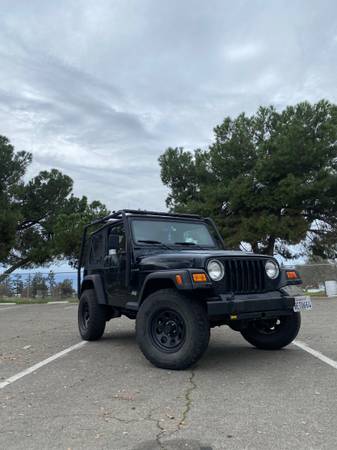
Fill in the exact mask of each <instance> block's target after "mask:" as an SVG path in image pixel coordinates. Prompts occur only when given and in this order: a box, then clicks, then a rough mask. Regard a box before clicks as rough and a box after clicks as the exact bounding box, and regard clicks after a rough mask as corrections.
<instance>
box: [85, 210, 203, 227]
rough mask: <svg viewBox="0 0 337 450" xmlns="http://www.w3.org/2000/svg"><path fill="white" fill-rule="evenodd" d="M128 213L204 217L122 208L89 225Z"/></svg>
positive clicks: (192, 217) (191, 215) (121, 216)
mask: <svg viewBox="0 0 337 450" xmlns="http://www.w3.org/2000/svg"><path fill="white" fill-rule="evenodd" d="M126 214H134V215H137V214H139V215H147V216H164V217H183V218H186V219H187V218H191V219H201V218H202V217H201V216H199V215H198V214H183V213H169V212H158V211H146V210H140V209H121V210H119V211H113V212H112V213H111V214H109V215H107V216H105V217H101V218H100V219H97V220H94V221H93V222H91V223H90V224H88V225H87V226H91V225H98V224H99V223H105V222H107V221H109V220H111V219H121V218H123V216H125V215H126Z"/></svg>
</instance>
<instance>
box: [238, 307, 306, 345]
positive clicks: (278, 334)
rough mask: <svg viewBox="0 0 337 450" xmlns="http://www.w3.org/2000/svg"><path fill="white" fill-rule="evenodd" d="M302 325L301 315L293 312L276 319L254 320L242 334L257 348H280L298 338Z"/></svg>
mask: <svg viewBox="0 0 337 450" xmlns="http://www.w3.org/2000/svg"><path fill="white" fill-rule="evenodd" d="M300 327H301V315H300V313H295V312H293V313H292V314H290V315H287V316H280V317H278V318H274V319H263V320H252V321H251V322H250V323H249V324H248V326H247V327H246V328H243V329H242V330H241V334H242V336H243V337H244V338H245V339H246V341H248V342H249V343H250V344H252V345H254V346H255V347H257V348H261V349H264V350H278V349H280V348H282V347H285V346H287V345H289V344H290V343H291V342H292V341H293V340H294V339H295V338H296V336H297V334H298V332H299V330H300Z"/></svg>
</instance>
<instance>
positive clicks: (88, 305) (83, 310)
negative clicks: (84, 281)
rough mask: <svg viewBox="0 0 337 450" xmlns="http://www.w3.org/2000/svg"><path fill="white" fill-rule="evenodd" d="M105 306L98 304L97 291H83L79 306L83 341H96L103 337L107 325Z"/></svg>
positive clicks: (79, 325) (79, 322) (79, 321)
mask: <svg viewBox="0 0 337 450" xmlns="http://www.w3.org/2000/svg"><path fill="white" fill-rule="evenodd" d="M105 319H106V312H105V309H104V306H102V305H99V304H98V303H97V299H96V295H95V291H94V290H93V289H87V290H85V291H83V293H82V295H81V298H80V303H79V305H78V328H79V331H80V335H81V337H82V339H84V340H85V341H96V340H97V339H100V338H101V337H102V336H103V333H104V330H105V323H106V320H105Z"/></svg>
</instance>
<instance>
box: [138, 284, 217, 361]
mask: <svg viewBox="0 0 337 450" xmlns="http://www.w3.org/2000/svg"><path fill="white" fill-rule="evenodd" d="M209 336H210V327H209V322H208V317H207V312H206V309H205V308H204V305H203V304H202V303H201V301H198V300H197V299H192V298H189V297H185V296H183V295H181V294H180V293H178V292H177V291H174V290H173V289H162V290H160V291H157V292H155V293H153V294H151V295H150V296H149V297H147V298H146V299H145V301H144V302H143V303H142V305H141V307H140V309H139V311H138V314H137V318H136V337H137V342H138V345H139V347H140V349H141V350H142V352H143V354H144V355H145V357H146V358H147V359H148V360H149V361H150V362H151V363H152V364H153V365H155V366H157V367H160V368H163V369H173V370H181V369H187V368H188V367H190V366H191V365H192V364H194V363H195V362H196V361H198V359H199V358H200V357H201V356H202V354H203V353H204V351H205V350H206V348H207V346H208V341H209Z"/></svg>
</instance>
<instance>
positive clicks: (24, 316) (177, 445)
mask: <svg viewBox="0 0 337 450" xmlns="http://www.w3.org/2000/svg"><path fill="white" fill-rule="evenodd" d="M76 314H77V306H76V305H72V304H56V305H13V306H7V305H6V306H0V449H6V450H7V449H25V450H28V449H65V450H69V449H71V450H77V449H113V450H124V449H125V450H127V449H130V450H157V449H166V450H171V449H186V450H192V449H193V450H221V449H231V450H232V449H233V450H235V449H240V450H241V449H257V450H261V449H262V450H263V449H266V450H267V449H268V450H269V449H294V448H296V449H331V450H332V449H336V447H337V327H336V320H337V299H317V300H314V308H313V310H312V311H311V312H306V313H303V314H302V329H301V332H300V335H299V336H298V341H299V343H304V344H306V345H307V346H309V348H310V349H313V350H314V351H316V352H317V355H316V356H315V355H312V354H310V353H308V352H307V351H304V350H303V349H302V348H300V347H298V346H296V345H294V344H292V345H290V346H289V347H288V348H286V349H284V350H281V351H271V352H269V351H262V350H257V349H255V348H253V347H251V346H250V345H249V344H248V343H247V342H246V341H244V339H243V338H242V337H241V335H240V334H239V333H237V332H234V331H232V330H230V329H229V328H228V327H221V328H216V329H213V330H212V337H211V341H210V345H209V348H208V351H207V352H206V354H205V356H204V357H203V358H202V359H201V360H200V361H199V362H198V364H197V365H196V366H195V367H193V369H192V370H186V371H181V372H175V371H168V370H161V369H157V368H155V367H153V366H151V365H150V364H149V363H148V362H147V360H145V358H144V357H143V355H142V354H141V352H140V351H139V349H138V347H137V344H136V342H135V333H134V322H133V321H131V320H129V319H126V318H122V319H113V320H111V321H110V322H109V323H108V325H107V329H106V333H105V335H104V338H103V339H102V340H100V341H98V342H90V343H85V344H83V345H82V344H80V345H79V346H78V345H77V344H78V343H80V342H81V340H80V338H79V335H78V331H77V323H76ZM60 352H62V353H61V354H60ZM320 355H322V357H320ZM324 357H326V360H324ZM329 361H330V363H329ZM334 363H335V364H336V367H334Z"/></svg>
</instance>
